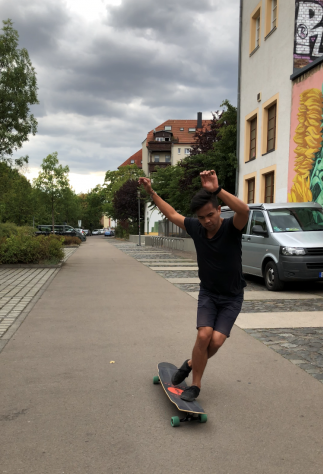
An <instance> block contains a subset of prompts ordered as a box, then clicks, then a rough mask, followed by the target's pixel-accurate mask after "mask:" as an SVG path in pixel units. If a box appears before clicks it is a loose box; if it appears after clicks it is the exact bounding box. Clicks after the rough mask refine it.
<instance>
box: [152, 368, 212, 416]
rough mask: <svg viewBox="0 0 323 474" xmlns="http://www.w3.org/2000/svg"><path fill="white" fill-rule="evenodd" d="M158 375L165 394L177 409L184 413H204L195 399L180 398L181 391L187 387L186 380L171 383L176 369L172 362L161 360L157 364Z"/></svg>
mask: <svg viewBox="0 0 323 474" xmlns="http://www.w3.org/2000/svg"><path fill="white" fill-rule="evenodd" d="M157 368H158V376H159V380H160V383H161V385H162V387H163V389H164V390H165V393H166V395H167V396H168V398H169V399H170V401H171V402H172V403H174V405H176V407H177V408H178V410H179V411H185V412H186V413H197V414H198V413H205V411H204V410H203V408H202V407H201V405H200V404H199V403H197V402H196V401H194V402H186V401H185V400H182V399H181V398H180V396H181V394H182V392H183V391H184V389H185V388H186V387H187V384H186V382H185V381H184V382H182V383H181V384H180V385H176V386H175V385H173V384H172V382H171V378H172V375H173V373H174V372H176V371H177V370H178V369H177V367H176V366H175V365H174V364H169V363H168V362H161V363H160V364H158V365H157Z"/></svg>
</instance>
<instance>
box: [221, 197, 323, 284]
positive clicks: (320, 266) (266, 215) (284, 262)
mask: <svg viewBox="0 0 323 474" xmlns="http://www.w3.org/2000/svg"><path fill="white" fill-rule="evenodd" d="M249 208H250V213H249V220H248V223H247V225H246V226H245V228H244V229H243V235H242V270H243V272H244V273H246V274H251V275H258V276H262V277H263V278H264V279H265V284H266V287H267V289H268V290H270V291H279V290H281V289H283V286H284V282H288V281H310V280H312V281H315V280H322V281H323V208H322V206H321V205H320V204H317V203H314V202H306V203H304V202H300V203H287V204H249ZM233 214H234V212H233V211H232V210H231V209H230V208H229V207H227V206H226V207H223V208H222V210H221V217H224V218H228V217H231V216H233Z"/></svg>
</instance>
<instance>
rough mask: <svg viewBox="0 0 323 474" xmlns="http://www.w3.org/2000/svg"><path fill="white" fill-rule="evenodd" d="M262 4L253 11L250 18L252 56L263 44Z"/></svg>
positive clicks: (250, 51) (250, 49)
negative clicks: (261, 43)
mask: <svg viewBox="0 0 323 474" xmlns="http://www.w3.org/2000/svg"><path fill="white" fill-rule="evenodd" d="M261 3H262V2H260V3H259V4H258V5H257V6H256V8H255V9H254V10H253V12H252V13H251V16H250V44H249V53H250V56H252V55H253V54H254V53H255V52H256V51H257V49H258V48H259V47H260V42H261Z"/></svg>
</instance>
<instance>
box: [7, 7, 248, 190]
mask: <svg viewBox="0 0 323 474" xmlns="http://www.w3.org/2000/svg"><path fill="white" fill-rule="evenodd" d="M0 11H1V17H2V20H5V19H8V18H11V19H12V20H13V22H14V28H15V29H16V30H18V33H19V39H20V41H19V47H21V48H22V47H24V48H27V50H28V53H29V56H30V59H31V61H32V64H33V66H34V67H35V69H36V72H37V82H38V88H39V90H38V99H39V104H38V105H35V106H32V108H31V110H32V113H33V114H34V115H35V116H36V118H37V120H38V132H37V134H36V135H35V136H30V137H29V141H28V142H26V143H25V144H24V146H23V148H22V149H20V150H19V152H18V154H17V156H23V155H26V154H28V155H29V172H28V173H27V174H26V176H27V177H28V179H32V178H34V177H35V176H37V173H38V171H39V169H40V165H41V163H42V160H43V158H45V157H46V156H47V155H48V154H50V153H52V152H54V151H57V152H58V158H59V160H60V163H61V164H63V165H64V166H65V165H68V166H69V168H70V182H71V185H72V186H73V188H74V190H75V191H76V192H78V193H79V192H87V191H89V190H90V189H92V188H93V187H94V186H96V185H97V184H103V181H104V175H105V172H106V171H107V170H115V169H117V167H118V166H119V165H120V164H121V163H122V162H123V161H125V160H126V159H127V158H129V157H130V156H131V155H133V154H134V153H135V152H137V151H138V150H139V149H140V148H141V144H142V141H143V140H144V139H145V138H146V136H147V133H148V132H149V131H150V130H152V129H153V128H155V127H157V126H158V125H159V124H161V123H163V122H164V121H166V120H169V119H195V118H196V116H197V112H202V113H203V118H204V119H208V118H211V111H215V110H218V109H219V107H220V104H221V102H222V101H223V100H224V99H229V100H230V101H231V102H232V103H233V104H234V105H236V96H237V69H238V65H237V61H238V16H239V0H230V1H227V2H223V1H220V0H199V1H197V0H163V1H162V2H158V1H156V0H14V1H11V2H8V0H0Z"/></svg>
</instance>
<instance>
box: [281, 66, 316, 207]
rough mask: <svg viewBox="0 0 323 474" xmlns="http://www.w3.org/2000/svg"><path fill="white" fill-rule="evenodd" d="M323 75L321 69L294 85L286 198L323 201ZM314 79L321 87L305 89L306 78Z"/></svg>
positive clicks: (292, 200)
mask: <svg viewBox="0 0 323 474" xmlns="http://www.w3.org/2000/svg"><path fill="white" fill-rule="evenodd" d="M322 75H323V71H322V70H321V71H319V74H318V75H316V77H315V76H312V77H310V78H309V80H308V81H306V80H305V81H304V83H299V84H296V85H294V87H293V103H292V116H291V144H290V150H291V151H290V157H289V177H288V189H289V191H290V192H289V193H288V201H289V202H309V201H315V202H318V203H320V204H322V205H323V148H322V141H323V138H322V117H323V94H322V82H323V77H322ZM318 76H320V77H318ZM317 79H318V80H319V81H320V89H318V88H310V89H305V90H304V88H305V87H306V86H308V84H307V82H309V81H310V82H311V83H313V82H317ZM292 141H293V142H294V143H292ZM295 143H296V145H297V146H296V148H294V147H295Z"/></svg>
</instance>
